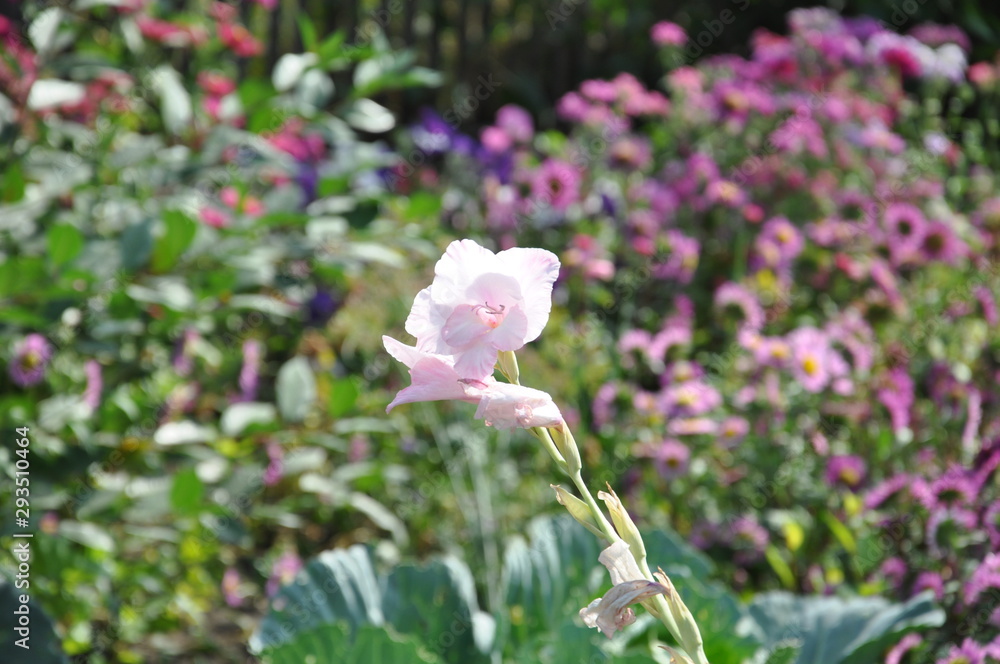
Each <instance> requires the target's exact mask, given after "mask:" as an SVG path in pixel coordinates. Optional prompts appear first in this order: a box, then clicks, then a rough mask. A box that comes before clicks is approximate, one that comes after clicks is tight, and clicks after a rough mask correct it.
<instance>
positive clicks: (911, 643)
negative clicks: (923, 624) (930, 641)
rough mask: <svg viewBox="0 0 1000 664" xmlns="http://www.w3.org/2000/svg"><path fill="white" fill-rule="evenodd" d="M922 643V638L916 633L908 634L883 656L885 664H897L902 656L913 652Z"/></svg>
mask: <svg viewBox="0 0 1000 664" xmlns="http://www.w3.org/2000/svg"><path fill="white" fill-rule="evenodd" d="M923 642H924V638H923V637H922V636H920V635H919V634H916V633H910V634H907V635H906V636H904V637H903V638H902V639H900V640H899V643H897V644H896V645H894V646H893V647H892V648H891V649H890V650H889V653H888V654H887V655H886V656H885V664H899V663H900V662H901V661H902V659H903V655H905V654H906V653H908V652H909V651H911V650H913V649H914V648H916V647H917V646H919V645H920V644H921V643H923Z"/></svg>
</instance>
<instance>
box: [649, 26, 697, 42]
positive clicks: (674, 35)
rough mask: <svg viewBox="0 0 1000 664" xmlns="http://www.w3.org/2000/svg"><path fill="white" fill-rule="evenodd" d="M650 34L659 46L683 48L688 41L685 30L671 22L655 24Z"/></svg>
mask: <svg viewBox="0 0 1000 664" xmlns="http://www.w3.org/2000/svg"><path fill="white" fill-rule="evenodd" d="M649 34H650V37H651V38H652V39H653V43H654V44H656V45H657V46H683V45H684V44H686V43H687V40H688V37H687V34H686V33H685V32H684V28H682V27H681V26H679V25H677V24H676V23H671V22H670V21H660V22H659V23H657V24H655V25H654V26H653V28H652V30H650V32H649Z"/></svg>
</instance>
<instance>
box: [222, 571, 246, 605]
mask: <svg viewBox="0 0 1000 664" xmlns="http://www.w3.org/2000/svg"><path fill="white" fill-rule="evenodd" d="M241 585H242V581H241V579H240V573H239V572H238V571H236V568H235V567H227V568H226V572H225V574H223V575H222V597H223V599H224V600H225V601H226V604H228V605H229V606H231V607H233V608H236V607H238V606H240V605H241V604H243V599H244V594H243V589H242V588H241V587H240V586H241Z"/></svg>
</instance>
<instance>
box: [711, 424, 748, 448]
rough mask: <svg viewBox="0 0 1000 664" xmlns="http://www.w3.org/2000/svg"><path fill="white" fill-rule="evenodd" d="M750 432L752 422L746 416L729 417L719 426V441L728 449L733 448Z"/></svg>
mask: <svg viewBox="0 0 1000 664" xmlns="http://www.w3.org/2000/svg"><path fill="white" fill-rule="evenodd" d="M749 432H750V423H749V422H747V420H746V419H745V418H742V417H738V416H733V417H727V418H726V419H725V420H723V421H722V425H721V426H720V427H719V432H718V433H719V438H718V442H719V444H720V445H722V446H723V447H725V448H726V449H732V448H734V447H736V446H737V445H739V444H740V442H741V441H742V440H743V439H744V438H745V437H746V435H747V433H749Z"/></svg>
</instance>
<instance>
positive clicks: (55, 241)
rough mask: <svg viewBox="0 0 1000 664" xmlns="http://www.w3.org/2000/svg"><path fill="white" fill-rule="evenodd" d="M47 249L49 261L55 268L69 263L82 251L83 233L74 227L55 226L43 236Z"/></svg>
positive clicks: (65, 225)
mask: <svg viewBox="0 0 1000 664" xmlns="http://www.w3.org/2000/svg"><path fill="white" fill-rule="evenodd" d="M45 241H46V243H47V244H48V248H49V259H50V260H51V261H52V263H53V264H55V265H56V266H60V265H65V264H66V263H68V262H70V261H71V260H73V259H74V258H76V257H77V255H78V254H79V253H80V250H82V249H83V233H81V232H80V231H79V230H77V228H76V227H75V226H70V225H69V224H57V225H55V226H53V227H52V228H50V229H49V232H48V233H46V234H45Z"/></svg>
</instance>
